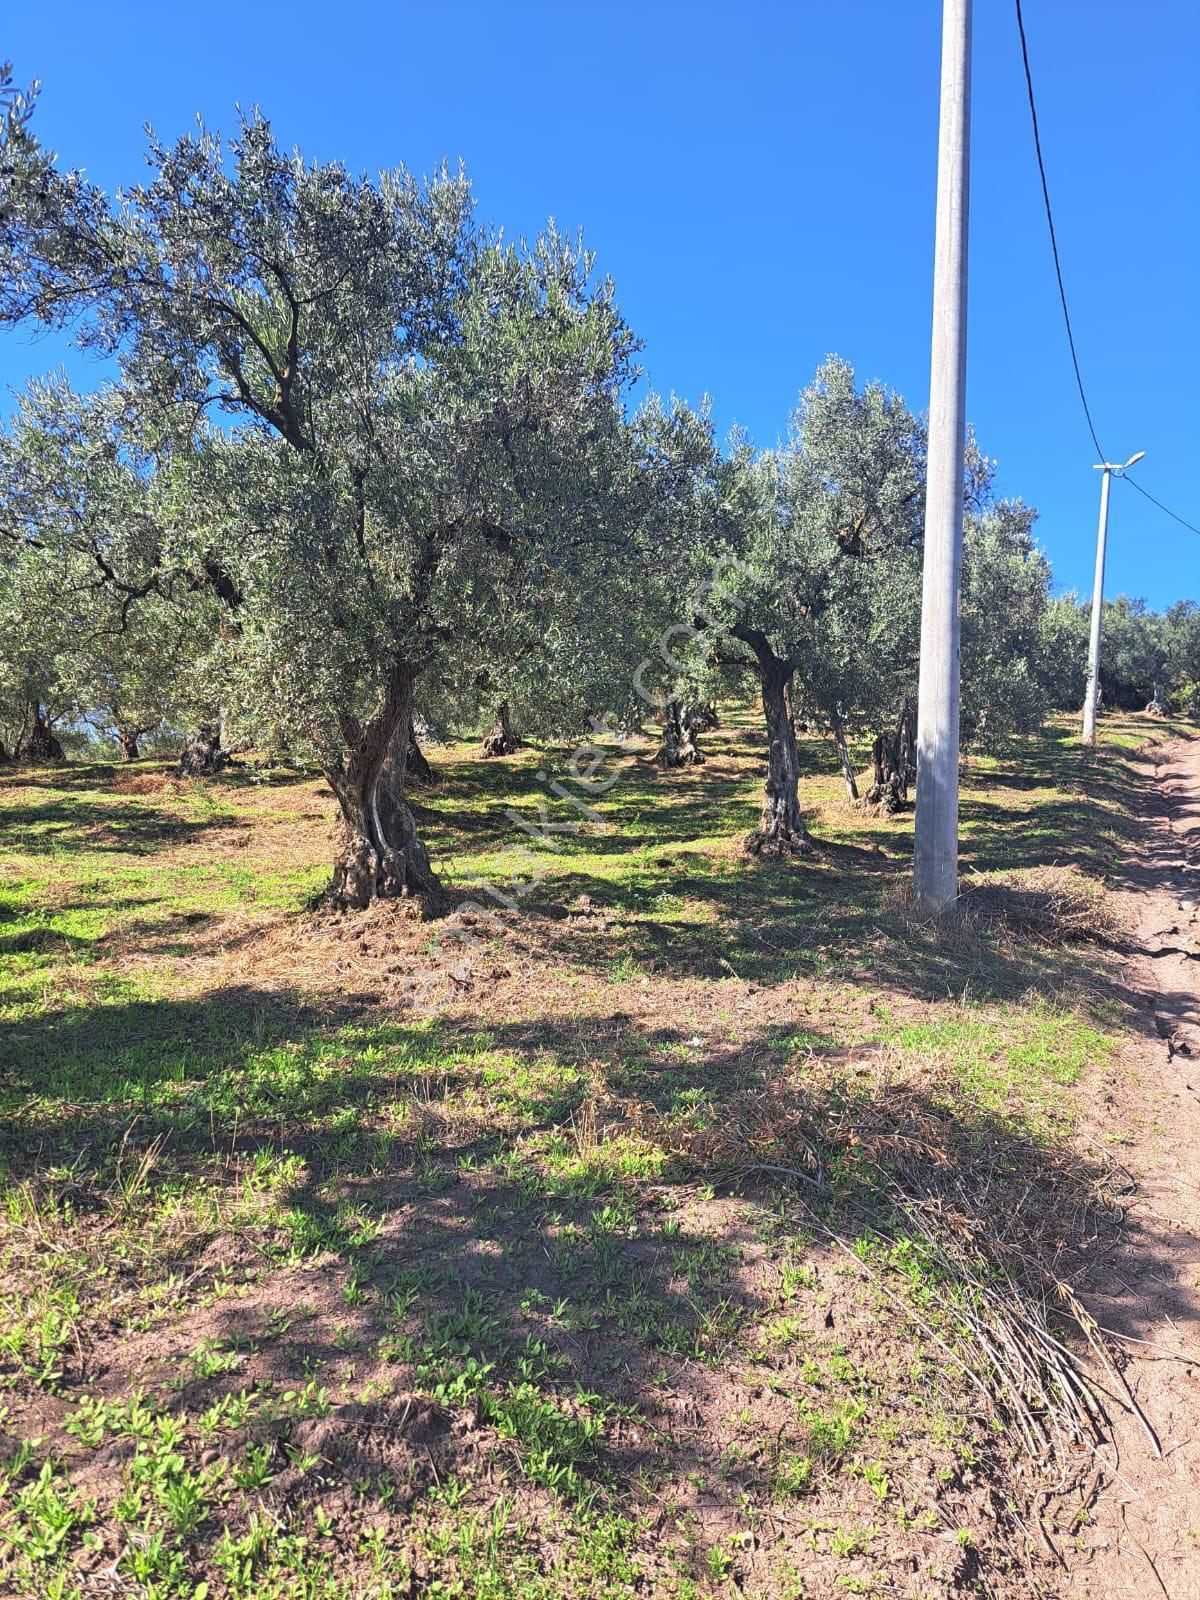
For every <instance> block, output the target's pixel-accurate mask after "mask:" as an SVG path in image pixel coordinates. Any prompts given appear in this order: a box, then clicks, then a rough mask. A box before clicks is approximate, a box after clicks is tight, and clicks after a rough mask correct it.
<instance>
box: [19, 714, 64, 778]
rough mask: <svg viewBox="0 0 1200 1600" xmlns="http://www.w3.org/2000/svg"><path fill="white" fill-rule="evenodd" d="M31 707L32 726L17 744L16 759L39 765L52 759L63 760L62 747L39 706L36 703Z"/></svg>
mask: <svg viewBox="0 0 1200 1600" xmlns="http://www.w3.org/2000/svg"><path fill="white" fill-rule="evenodd" d="M32 709H33V727H32V728H31V729H30V730H29V732H28V734H27V735H26V736H25V738H24V739H22V741H21V742H20V744H18V746H17V750H16V756H17V760H18V761H28V762H30V763H31V764H37V765H39V766H40V765H42V764H48V763H50V762H53V761H65V760H66V755H65V754H64V752H63V747H62V745H61V744H60V743H59V742H58V740H57V739H56V738H55V736H54V733H53V732H52V730H51V727H50V724H49V722H48V721H47V720H46V718H45V716H44V715H43V712H42V708H41V706H40V705H36V706H34V707H33V708H32Z"/></svg>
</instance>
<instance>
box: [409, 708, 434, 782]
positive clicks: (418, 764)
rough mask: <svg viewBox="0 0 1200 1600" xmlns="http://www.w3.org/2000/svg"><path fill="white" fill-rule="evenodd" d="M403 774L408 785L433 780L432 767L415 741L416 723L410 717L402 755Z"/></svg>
mask: <svg viewBox="0 0 1200 1600" xmlns="http://www.w3.org/2000/svg"><path fill="white" fill-rule="evenodd" d="M404 776H405V781H406V782H407V783H408V784H409V785H412V784H416V783H432V782H433V768H432V767H431V766H430V765H429V760H428V757H427V756H426V754H425V752H424V750H422V749H421V746H420V744H419V743H418V741H417V729H416V723H415V722H414V721H413V720H412V719H411V718H410V719H409V724H408V748H407V750H406V752H405V756H404Z"/></svg>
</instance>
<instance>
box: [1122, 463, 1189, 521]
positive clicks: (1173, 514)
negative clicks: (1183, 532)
mask: <svg viewBox="0 0 1200 1600" xmlns="http://www.w3.org/2000/svg"><path fill="white" fill-rule="evenodd" d="M1122 476H1123V477H1124V479H1125V482H1126V483H1128V484H1130V485H1131V486H1132V487H1133V488H1135V489H1136V490H1137V492H1138V493H1139V494H1143V495H1145V497H1146V499H1147V500H1149V502H1150V504H1151V505H1152V506H1157V507H1158V509H1159V510H1160V511H1165V512H1166V514H1167V516H1168V517H1170V518H1171V520H1172V521H1173V522H1177V523H1178V524H1179V526H1180V527H1181V528H1187V529H1188V530H1189V532H1191V533H1200V528H1198V527H1197V526H1196V524H1195V523H1194V522H1189V521H1188V519H1187V518H1186V517H1181V516H1180V515H1179V513H1178V511H1172V510H1171V508H1170V506H1165V505H1163V503H1162V501H1161V500H1156V499H1155V498H1154V496H1153V495H1152V494H1151V493H1150V491H1149V489H1143V488H1142V486H1141V484H1140V483H1139V482H1138V481H1137V479H1136V478H1131V477H1130V476H1129V474H1128V473H1127V472H1126V473H1123V474H1122Z"/></svg>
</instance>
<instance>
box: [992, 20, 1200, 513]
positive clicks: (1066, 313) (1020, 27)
mask: <svg viewBox="0 0 1200 1600" xmlns="http://www.w3.org/2000/svg"><path fill="white" fill-rule="evenodd" d="M1016 7H1017V31H1018V32H1019V33H1020V35H1021V61H1022V63H1023V65H1024V68H1025V88H1026V90H1027V92H1028V95H1029V116H1030V120H1031V122H1032V123H1033V148H1034V151H1035V153H1036V155H1037V164H1038V175H1039V177H1040V178H1041V180H1042V200H1043V202H1044V204H1045V208H1046V226H1047V228H1048V229H1049V231H1050V250H1051V252H1052V254H1053V256H1054V276H1055V277H1056V278H1057V280H1058V298H1059V300H1060V302H1061V303H1062V314H1063V322H1064V324H1065V325H1066V330H1067V344H1068V345H1069V346H1070V350H1071V365H1072V366H1073V367H1074V369H1075V382H1076V385H1077V386H1078V389H1079V399H1080V402H1081V404H1082V406H1083V414H1084V416H1085V417H1086V418H1087V425H1088V432H1089V433H1090V434H1091V436H1092V443H1093V444H1094V445H1095V446H1096V454H1097V455H1098V456H1099V457H1100V460H1101V461H1107V459H1108V457H1107V456H1106V455H1105V454H1104V451H1103V450H1102V449H1101V447H1100V440H1099V439H1098V438H1097V436H1096V425H1095V423H1094V422H1093V421H1092V410H1091V407H1090V406H1089V405H1088V398H1087V391H1086V390H1085V389H1084V387H1083V374H1082V372H1081V371H1080V370H1079V352H1078V351H1077V350H1076V348H1075V331H1074V329H1073V328H1072V326H1071V312H1070V308H1069V307H1068V305H1067V291H1066V287H1065V285H1064V284H1063V275H1062V262H1061V261H1060V259H1059V254H1058V237H1057V235H1056V233H1055V231H1054V212H1053V211H1052V210H1051V207H1050V186H1049V184H1048V183H1047V182H1046V163H1045V160H1044V159H1043V157H1042V135H1041V130H1040V129H1039V127H1038V114H1037V102H1036V100H1035V99H1034V95H1033V74H1032V72H1031V71H1030V68H1029V43H1028V41H1027V39H1026V37H1025V18H1024V16H1023V15H1022V12H1021V0H1016ZM1122 477H1124V479H1125V482H1126V483H1131V484H1133V487H1134V488H1135V489H1136V490H1137V492H1138V493H1139V494H1140V495H1144V496H1145V497H1146V499H1147V500H1149V501H1150V503H1151V505H1155V506H1157V507H1158V509H1159V510H1160V511H1162V512H1164V513H1165V514H1166V515H1167V516H1168V517H1170V518H1171V519H1172V521H1174V522H1178V523H1179V525H1180V527H1183V528H1187V529H1188V530H1189V531H1190V532H1191V533H1195V534H1200V527H1197V526H1196V524H1195V523H1194V522H1189V521H1188V520H1187V518H1186V517H1181V516H1180V515H1179V513H1178V512H1177V511H1172V510H1171V508H1170V506H1165V505H1163V503H1162V501H1161V500H1156V499H1155V498H1154V496H1153V495H1152V494H1151V493H1150V491H1149V489H1143V488H1142V486H1141V484H1140V483H1138V482H1137V481H1136V480H1135V479H1133V478H1131V477H1130V476H1129V475H1128V473H1123V474H1122Z"/></svg>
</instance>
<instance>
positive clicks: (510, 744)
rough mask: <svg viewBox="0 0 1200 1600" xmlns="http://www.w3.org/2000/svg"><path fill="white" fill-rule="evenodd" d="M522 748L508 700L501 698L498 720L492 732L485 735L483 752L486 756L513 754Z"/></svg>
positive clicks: (497, 711) (493, 725)
mask: <svg viewBox="0 0 1200 1600" xmlns="http://www.w3.org/2000/svg"><path fill="white" fill-rule="evenodd" d="M520 748H521V741H520V739H518V738H517V736H516V734H515V733H514V732H513V728H512V722H511V721H510V714H509V709H508V701H507V700H501V702H500V704H499V706H498V707H497V708H496V720H495V722H493V724H492V726H491V730H490V732H488V733H487V734H486V735H485V736H484V740H483V754H484V755H485V756H511V755H515V754H516V752H517V751H518V750H519V749H520Z"/></svg>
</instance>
